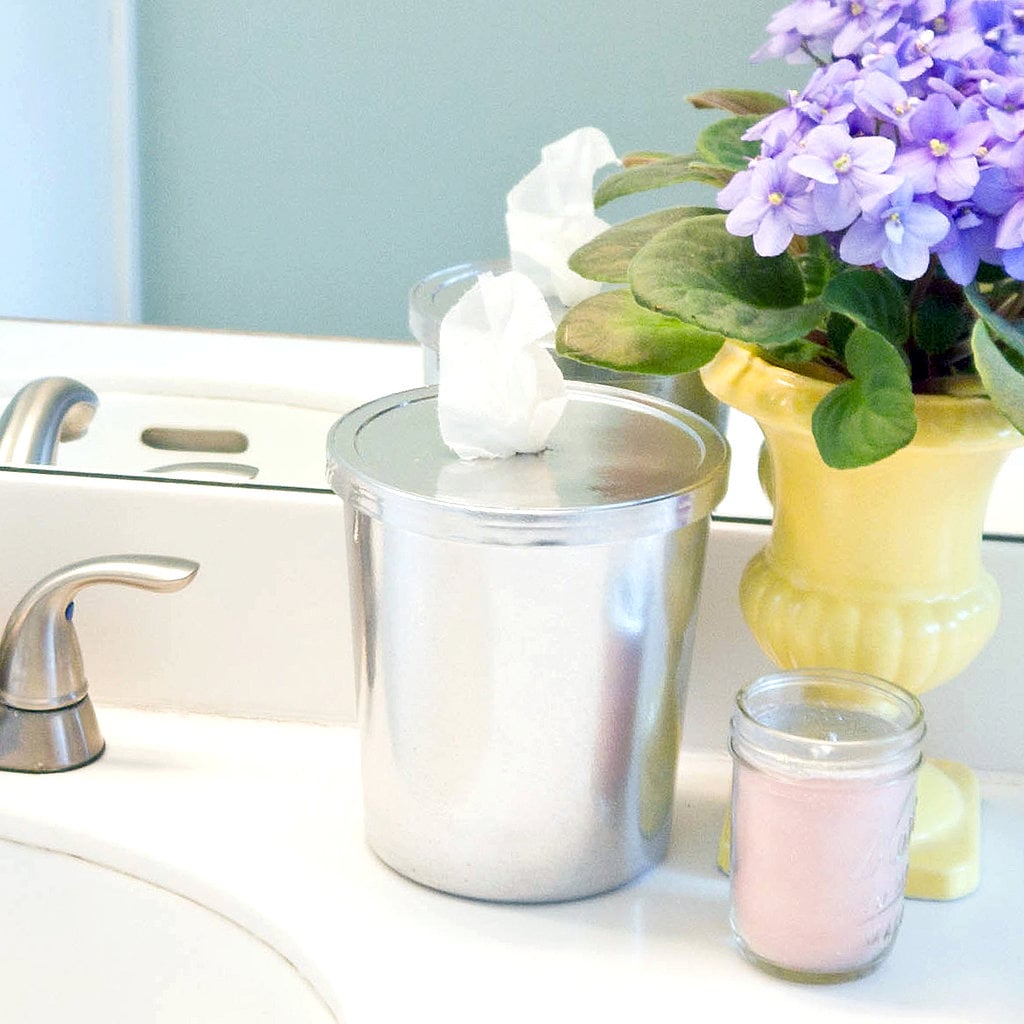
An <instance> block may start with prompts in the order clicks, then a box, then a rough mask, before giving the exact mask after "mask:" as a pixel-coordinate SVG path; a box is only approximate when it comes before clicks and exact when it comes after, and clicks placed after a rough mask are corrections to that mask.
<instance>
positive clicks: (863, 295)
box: [821, 268, 910, 346]
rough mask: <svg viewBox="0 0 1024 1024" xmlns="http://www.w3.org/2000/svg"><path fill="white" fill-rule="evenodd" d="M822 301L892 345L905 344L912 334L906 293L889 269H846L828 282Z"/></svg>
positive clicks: (822, 294)
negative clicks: (884, 270)
mask: <svg viewBox="0 0 1024 1024" xmlns="http://www.w3.org/2000/svg"><path fill="white" fill-rule="evenodd" d="M821 301H822V302H823V303H824V304H825V305H826V306H828V308H829V309H831V310H833V311H834V312H836V313H842V314H843V315H844V316H846V317H849V318H850V319H851V320H852V321H853V322H854V323H857V324H860V325H861V326H862V327H867V328H868V329H869V330H871V331H876V332H877V333H878V334H881V335H882V337H883V338H885V339H886V340H887V341H889V342H890V343H891V344H893V345H897V346H902V345H903V344H904V343H905V342H906V340H907V337H908V336H909V334H910V321H909V317H908V314H907V300H906V297H905V296H904V294H903V291H902V290H901V289H900V286H899V285H898V284H896V282H895V281H893V279H892V278H891V277H890V276H889V274H888V273H885V272H881V273H880V272H877V271H874V270H865V269H862V268H856V269H853V270H846V271H843V273H841V274H837V275H836V276H835V277H833V278H832V280H831V281H829V282H828V284H827V285H825V290H824V291H823V292H822V293H821Z"/></svg>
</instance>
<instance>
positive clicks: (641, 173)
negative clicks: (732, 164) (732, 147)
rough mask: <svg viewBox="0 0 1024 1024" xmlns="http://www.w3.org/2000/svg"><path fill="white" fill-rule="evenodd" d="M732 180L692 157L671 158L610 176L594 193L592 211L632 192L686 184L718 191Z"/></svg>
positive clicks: (721, 170)
mask: <svg viewBox="0 0 1024 1024" xmlns="http://www.w3.org/2000/svg"><path fill="white" fill-rule="evenodd" d="M695 163H696V164H697V165H696V166H695ZM731 177H732V172H731V171H730V170H728V169H727V168H714V167H708V166H707V165H706V164H702V163H700V162H699V161H697V158H696V157H695V156H692V155H691V156H670V157H666V158H665V159H663V160H655V161H652V162H649V163H642V164H638V165H637V166H635V167H627V168H626V169H625V170H624V171H617V172H616V173H615V174H609V175H608V177H607V178H605V179H604V180H603V181H601V183H600V184H599V185H598V186H597V188H596V189H595V190H594V208H595V209H598V208H600V207H602V206H604V205H605V204H607V203H610V202H611V201H612V200H613V199H620V198H622V196H629V195H633V194H634V193H635V192H647V191H650V190H651V189H655V188H664V187H665V186H667V185H679V184H682V183H683V182H687V181H696V182H700V183H701V184H704V185H714V186H715V187H716V188H721V187H722V186H723V185H725V184H728V182H729V179H730V178H731Z"/></svg>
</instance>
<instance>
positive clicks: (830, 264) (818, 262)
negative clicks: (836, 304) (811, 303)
mask: <svg viewBox="0 0 1024 1024" xmlns="http://www.w3.org/2000/svg"><path fill="white" fill-rule="evenodd" d="M806 242H807V251H806V252H802V253H800V254H799V255H798V256H797V257H796V261H797V263H798V264H799V266H800V273H801V274H803V278H804V289H805V291H806V292H807V297H808V298H809V299H816V298H817V297H818V296H819V295H821V293H822V291H823V290H824V288H825V285H826V284H828V282H829V280H830V278H832V276H833V275H834V274H835V273H836V271H837V270H838V268H839V266H840V264H839V262H838V260H836V258H835V256H833V255H832V249H831V247H830V246H829V244H828V241H827V240H826V238H825V236H824V235H810V236H809V237H808V238H807V239H806Z"/></svg>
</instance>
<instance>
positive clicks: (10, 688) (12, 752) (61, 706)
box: [0, 555, 199, 771]
mask: <svg viewBox="0 0 1024 1024" xmlns="http://www.w3.org/2000/svg"><path fill="white" fill-rule="evenodd" d="M198 571H199V564H198V563H197V562H193V561H190V560H188V559H185V558H167V557H164V556H160V555H110V556H106V557H102V558H89V559H86V560H85V561H82V562H75V563H74V564H72V565H68V566H65V567H64V568H62V569H58V570H57V571H56V572H53V573H51V574H50V575H49V576H47V577H45V578H44V579H42V580H40V581H39V582H38V583H37V584H36V585H35V586H34V587H32V588H31V589H30V590H29V591H28V593H27V594H25V596H24V597H23V598H22V599H21V600H20V601H19V602H18V604H17V606H16V607H15V609H14V611H13V612H12V613H11V617H10V619H9V620H8V622H7V627H6V629H5V630H4V632H3V637H2V638H0V768H11V769H13V770H21V771H59V770H62V769H64V768H73V767H77V766H78V765H79V764H85V763H87V762H88V761H91V760H93V759H94V758H96V757H98V756H99V755H100V753H101V752H102V750H103V739H102V737H101V736H100V734H99V729H98V727H97V726H96V720H95V714H94V712H93V710H92V704H91V702H90V701H89V697H88V687H87V684H86V679H85V673H84V670H83V667H82V649H81V647H80V646H79V643H78V635H77V633H76V632H75V627H74V624H73V622H72V618H73V612H74V600H75V597H76V595H77V594H78V592H79V591H80V590H82V589H83V588H84V587H88V586H92V585H93V584H96V583H119V584H122V585H123V586H128V587H138V588H139V589H142V590H152V591H155V592H157V593H170V592H173V591H176V590H181V589H182V588H183V587H185V586H187V585H188V584H189V583H191V582H192V580H193V579H194V578H195V575H196V573H197V572H198ZM29 733H33V734H35V735H37V737H40V738H38V739H37V740H36V741H33V742H32V743H30V744H28V745H29V746H33V747H38V746H42V747H45V748H46V751H45V752H43V753H41V752H40V751H39V750H34V751H33V752H32V753H31V756H30V757H29V761H30V764H27V765H25V766H21V765H20V764H19V763H14V762H17V761H19V759H20V755H19V754H18V750H17V748H18V747H19V745H22V746H23V745H24V743H23V742H22V741H21V739H20V738H21V737H22V736H24V738H25V739H26V740H27V738H28V734H29ZM69 736H71V737H73V742H71V746H74V747H76V748H77V750H76V752H71V751H70V750H68V751H64V750H62V749H60V748H61V747H63V746H64V745H66V744H68V742H69V741H68V737H69ZM50 748H52V749H50ZM69 761H70V763H68V762H69Z"/></svg>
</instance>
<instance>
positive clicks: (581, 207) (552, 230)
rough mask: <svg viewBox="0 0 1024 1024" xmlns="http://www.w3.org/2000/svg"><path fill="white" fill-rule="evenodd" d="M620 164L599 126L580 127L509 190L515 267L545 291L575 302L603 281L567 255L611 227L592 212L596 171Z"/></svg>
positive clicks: (510, 240)
mask: <svg viewBox="0 0 1024 1024" xmlns="http://www.w3.org/2000/svg"><path fill="white" fill-rule="evenodd" d="M617 163H619V160H618V158H617V157H616V155H615V150H614V149H612V145H611V143H610V142H609V141H608V137H607V136H606V135H605V134H604V132H602V131H600V130H599V129H597V128H578V129H577V130H576V131H574V132H570V133H569V134H568V135H566V136H565V137H564V138H561V139H559V140H558V141H557V142H552V143H550V144H549V145H547V146H545V147H544V148H543V149H542V150H541V161H540V163H539V164H538V165H537V166H536V167H535V168H534V169H533V170H532V171H530V173H529V174H527V175H526V177H525V178H523V179H522V180H521V181H520V182H519V183H518V184H517V185H516V186H515V187H514V188H513V189H512V190H511V191H510V192H509V194H508V201H507V208H506V213H505V226H506V228H507V230H508V243H509V255H510V256H511V260H512V269H513V270H518V271H520V272H522V273H524V274H526V275H527V276H528V277H529V278H530V279H531V280H532V281H533V282H534V283H535V284H537V285H538V286H539V287H540V289H541V290H542V291H543V292H544V294H545V295H554V296H557V297H558V299H559V300H560V301H561V302H562V304H563V305H565V306H573V305H575V304H576V303H577V302H582V301H583V299H586V298H589V297H590V296H591V295H596V294H597V293H598V292H599V291H600V290H601V285H600V283H598V282H596V281H588V280H587V279H586V278H584V277H580V275H579V274H577V273H575V272H574V271H572V270H570V269H569V263H568V260H569V257H570V256H571V255H572V253H573V252H574V251H575V250H576V249H578V248H579V247H580V246H581V245H583V244H584V243H585V242H589V241H590V240H591V239H592V238H594V237H595V236H596V235H599V234H600V233H601V232H602V231H604V230H605V229H606V228H607V227H608V226H609V225H608V223H607V222H606V221H603V220H601V218H600V217H598V216H596V215H595V213H594V196H593V190H594V174H595V173H596V172H597V171H598V170H599V169H600V168H601V167H605V166H607V165H608V164H617Z"/></svg>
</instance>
